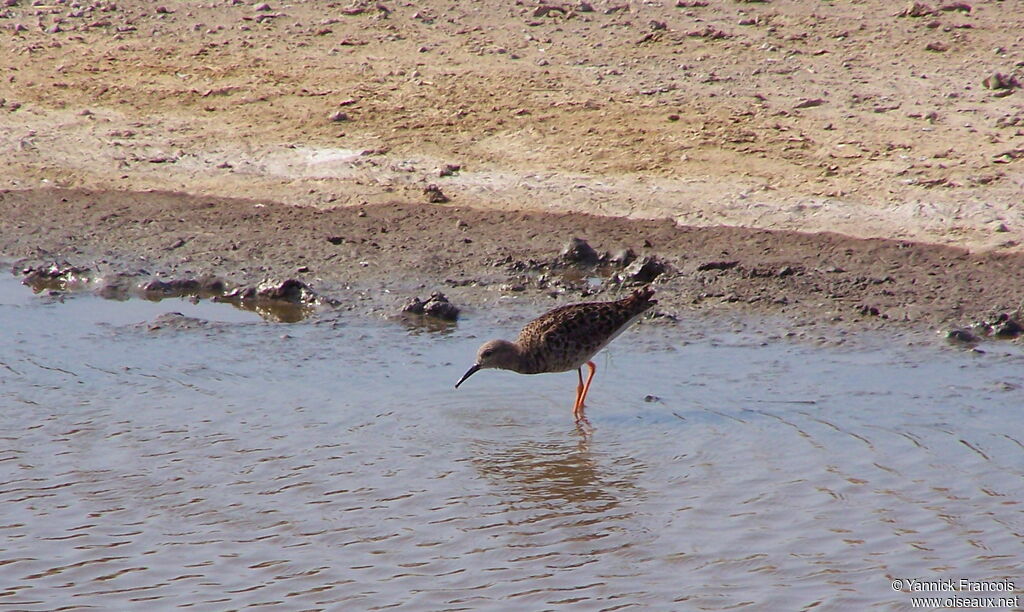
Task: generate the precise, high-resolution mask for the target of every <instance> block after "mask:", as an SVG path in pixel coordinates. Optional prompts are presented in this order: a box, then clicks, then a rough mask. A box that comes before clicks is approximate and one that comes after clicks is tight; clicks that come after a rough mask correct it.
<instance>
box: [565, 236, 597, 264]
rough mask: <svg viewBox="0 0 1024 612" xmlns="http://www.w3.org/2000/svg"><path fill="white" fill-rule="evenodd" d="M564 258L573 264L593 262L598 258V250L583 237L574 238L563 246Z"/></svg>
mask: <svg viewBox="0 0 1024 612" xmlns="http://www.w3.org/2000/svg"><path fill="white" fill-rule="evenodd" d="M561 257H562V260H563V261H565V262H566V263H571V264H588V265H589V264H593V263H596V262H597V260H598V256H597V251H595V250H594V248H593V247H592V246H590V245H589V244H587V241H586V240H583V239H582V238H573V239H572V240H570V241H569V244H567V245H565V247H564V248H562V253H561Z"/></svg>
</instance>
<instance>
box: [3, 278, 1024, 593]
mask: <svg viewBox="0 0 1024 612" xmlns="http://www.w3.org/2000/svg"><path fill="white" fill-rule="evenodd" d="M169 311H181V312H184V313H185V314H187V315H189V316H193V317H200V318H202V319H205V320H207V321H212V322H213V323H211V324H210V325H205V326H197V327H186V328H174V327H170V328H168V327H162V328H160V329H155V330H154V329H150V328H151V327H152V325H150V323H151V322H152V321H153V320H154V319H155V318H156V317H157V316H159V315H160V314H163V313H166V312H169ZM518 322H519V319H518V313H517V314H516V316H506V317H504V318H502V319H500V320H499V319H497V317H495V316H493V315H488V314H486V313H469V314H468V316H467V317H466V319H465V320H464V321H463V322H461V323H460V324H459V325H458V326H457V327H454V328H451V329H448V330H447V331H444V332H439V333H438V332H429V331H426V330H423V329H417V328H411V329H410V328H408V327H405V326H403V325H401V324H398V323H394V322H386V321H380V322H376V321H367V320H365V319H358V318H347V317H345V316H335V315H332V314H328V315H326V316H322V317H319V318H314V319H312V320H309V321H306V322H303V323H297V324H292V325H285V324H274V323H266V322H263V321H262V320H260V319H259V318H258V317H256V316H255V315H253V314H252V313H246V312H242V311H237V310H234V309H232V308H231V307H230V306H228V305H225V304H212V303H208V302H202V303H200V304H199V305H193V304H190V303H188V302H182V301H179V300H174V301H164V302H158V303H150V302H144V301H140V300H130V301H128V302H110V301H104V300H101V299H99V298H96V297H92V296H88V295H70V296H68V297H67V298H66V299H64V300H63V301H60V300H55V299H53V298H49V297H46V296H36V295H33V294H32V293H31V292H29V291H28V290H27V289H24V288H22V287H20V286H18V285H17V284H16V280H15V279H13V278H11V277H5V278H2V279H0V338H2V339H3V342H2V343H0V377H2V378H0V380H2V386H0V504H2V506H0V507H2V508H3V513H2V516H0V607H2V608H4V609H18V610H54V609H58V608H95V609H111V610H112V609H117V610H129V609H140V610H141V609H145V610H152V609H171V608H179V607H184V608H192V609H200V610H220V609H224V610H226V609H241V608H249V607H268V606H275V607H283V608H286V609H366V610H376V609H391V608H397V609H409V610H428V609H429V610H508V609H530V610H546V609H554V610H557V609H569V608H571V609H573V610H620V609H638V610H639V609H643V610H648V609H650V610H723V609H737V608H747V609H777V610H784V609H788V610H796V609H806V608H812V607H814V608H816V609H844V610H851V609H870V608H878V609H906V608H908V607H909V599H910V596H909V595H908V594H904V593H897V592H894V591H893V590H892V588H891V586H890V585H891V581H892V579H893V578H896V577H911V578H937V577H944V576H954V577H957V578H959V577H965V578H971V579H979V580H997V579H999V578H1010V579H1015V580H1017V583H1018V584H1017V588H1018V590H1019V589H1020V587H1021V584H1022V583H1024V571H1022V570H1024V546H1022V544H1021V534H1022V533H1024V511H1022V506H1021V502H1022V500H1024V433H1022V432H1024V417H1022V414H1021V408H1022V406H1024V390H1022V388H1024V367H1022V366H1024V357H1022V355H1021V351H1020V350H1018V349H1017V348H1015V347H1014V346H1013V345H1003V344H990V345H986V347H985V348H986V349H987V352H985V353H983V354H980V353H972V352H966V351H960V350H955V349H952V348H949V347H946V346H944V345H941V344H939V343H938V342H936V343H935V345H928V346H906V345H905V344H901V345H897V346H894V345H893V344H892V343H890V342H888V341H886V340H885V339H883V338H866V339H863V340H861V341H858V342H856V345H857V346H854V347H840V348H836V347H815V346H808V345H805V344H796V343H791V342H786V341H783V340H778V339H772V338H767V337H765V336H763V335H759V334H756V333H750V332H747V331H744V329H743V325H742V324H741V325H738V326H737V327H738V330H737V331H728V330H726V331H721V332H708V331H707V324H706V321H704V320H702V321H690V322H688V321H683V322H682V323H681V324H680V326H679V327H678V328H675V327H673V328H665V327H660V326H654V325H650V324H647V325H639V326H637V327H636V328H635V329H633V330H631V331H630V332H629V333H626V334H624V335H622V336H620V337H619V339H617V340H616V341H615V343H614V344H613V345H612V346H611V347H609V349H608V350H607V351H606V352H605V353H602V355H601V356H599V357H598V359H597V360H596V361H597V364H598V374H597V377H596V378H595V382H594V385H593V387H592V389H591V392H590V397H589V399H590V405H589V407H588V414H589V416H590V419H591V422H592V423H593V425H594V427H595V430H594V432H593V433H592V434H591V435H589V436H583V435H580V433H579V432H578V431H577V430H576V429H575V428H574V427H573V426H572V422H571V402H572V398H573V393H574V391H575V384H576V380H575V375H574V374H571V373H569V374H558V375H544V376H532V377H524V376H519V375H515V374H511V373H505V372H491V371H487V372H481V373H479V374H477V375H476V376H474V377H473V378H472V379H470V380H469V381H467V383H466V384H464V385H463V386H462V387H461V388H460V389H459V390H458V391H455V390H454V389H452V385H453V384H454V382H455V381H456V380H457V379H458V377H459V376H460V375H461V374H462V373H463V371H465V369H466V367H467V366H468V365H469V363H470V360H471V358H472V355H473V354H474V352H475V349H476V347H477V345H478V344H479V343H480V342H481V341H482V340H484V339H487V338H489V337H491V336H492V335H501V334H505V335H506V336H509V335H512V334H514V333H515V331H516V328H517V323H518ZM684 338H685V341H683V339H684Z"/></svg>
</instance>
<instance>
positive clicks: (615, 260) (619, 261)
mask: <svg viewBox="0 0 1024 612" xmlns="http://www.w3.org/2000/svg"><path fill="white" fill-rule="evenodd" d="M634 259H636V253H634V252H633V249H629V248H625V249H619V250H618V251H615V252H614V253H612V254H611V255H609V256H608V258H607V260H608V263H612V264H616V265H619V266H628V265H629V264H630V263H632V261H633V260H634Z"/></svg>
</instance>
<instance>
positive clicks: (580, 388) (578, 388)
mask: <svg viewBox="0 0 1024 612" xmlns="http://www.w3.org/2000/svg"><path fill="white" fill-rule="evenodd" d="M576 376H578V377H579V379H580V383H579V384H578V385H576V401H575V402H573V404H572V413H573V414H576V411H577V410H579V407H580V396H581V395H583V366H580V367H579V368H576Z"/></svg>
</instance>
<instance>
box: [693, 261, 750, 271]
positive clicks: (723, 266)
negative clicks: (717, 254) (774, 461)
mask: <svg viewBox="0 0 1024 612" xmlns="http://www.w3.org/2000/svg"><path fill="white" fill-rule="evenodd" d="M739 263H740V262H739V261H736V260H732V261H707V262H704V263H702V264H700V265H698V266H697V271H698V272H705V271H707V270H729V269H731V268H735V267H736V266H738V265H739Z"/></svg>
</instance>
